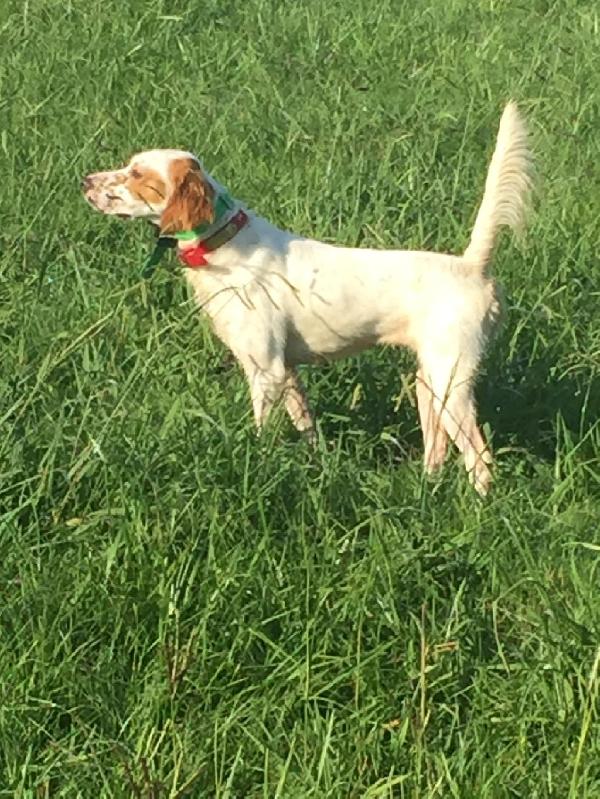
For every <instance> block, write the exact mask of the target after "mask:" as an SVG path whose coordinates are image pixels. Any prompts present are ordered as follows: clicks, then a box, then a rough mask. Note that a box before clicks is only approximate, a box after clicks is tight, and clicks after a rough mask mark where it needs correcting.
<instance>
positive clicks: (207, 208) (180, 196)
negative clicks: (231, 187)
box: [160, 158, 215, 235]
mask: <svg viewBox="0 0 600 799" xmlns="http://www.w3.org/2000/svg"><path fill="white" fill-rule="evenodd" d="M170 172H171V181H172V185H173V189H172V191H171V196H170V197H169V202H168V204H167V207H166V208H165V210H164V211H163V213H162V216H161V218H160V232H161V234H162V235H168V234H169V233H177V232H178V231H180V230H192V229H193V228H195V227H198V225H201V224H203V223H208V224H210V223H211V222H213V221H214V217H215V212H214V208H213V199H214V195H215V190H214V189H213V187H212V186H211V185H210V183H209V182H208V181H207V179H206V178H205V176H204V174H203V172H202V170H201V169H200V167H199V166H198V164H197V163H196V162H195V161H192V160H191V159H189V158H178V159H177V160H176V161H173V163H172V164H171V168H170Z"/></svg>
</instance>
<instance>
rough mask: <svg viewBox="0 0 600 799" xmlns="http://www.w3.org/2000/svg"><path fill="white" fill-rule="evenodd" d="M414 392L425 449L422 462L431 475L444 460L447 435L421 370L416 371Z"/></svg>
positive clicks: (446, 448)
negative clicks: (415, 393) (415, 392)
mask: <svg viewBox="0 0 600 799" xmlns="http://www.w3.org/2000/svg"><path fill="white" fill-rule="evenodd" d="M416 391H417V407H418V409H419V418H420V420H421V429H422V432H423V444H424V447H425V452H424V456H423V461H424V466H425V471H426V472H427V474H432V473H433V472H434V471H435V470H436V469H439V468H440V466H441V465H442V464H443V463H444V460H445V458H446V452H447V450H448V433H447V432H446V428H445V427H444V425H443V424H442V420H441V419H440V417H439V415H438V413H437V412H436V410H435V405H434V395H433V392H432V390H431V387H430V386H429V384H428V383H427V382H426V380H425V376H424V374H423V370H422V369H419V370H418V371H417V383H416Z"/></svg>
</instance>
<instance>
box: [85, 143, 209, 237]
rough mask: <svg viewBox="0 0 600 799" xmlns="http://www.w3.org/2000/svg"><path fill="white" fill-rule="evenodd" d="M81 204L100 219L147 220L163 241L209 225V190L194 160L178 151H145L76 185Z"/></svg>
mask: <svg viewBox="0 0 600 799" xmlns="http://www.w3.org/2000/svg"><path fill="white" fill-rule="evenodd" d="M82 189H83V193H84V195H85V198H86V200H87V201H88V202H89V203H90V204H91V205H92V206H93V207H94V208H96V209H97V210H98V211H102V213H103V214H112V215H114V216H119V217H122V218H124V219H131V218H140V219H149V220H150V221H151V222H153V223H154V224H156V225H158V227H159V229H160V232H161V233H162V234H164V235H168V234H169V233H176V232H177V231H181V230H191V229H192V228H195V227H197V226H198V225H201V224H203V223H209V224H210V223H211V222H212V221H213V219H214V210H213V198H214V195H215V190H214V188H213V186H212V185H211V183H210V181H209V180H208V178H207V176H206V175H205V174H204V172H203V170H202V168H201V166H200V164H199V163H198V161H197V159H196V158H195V157H194V156H193V155H191V153H187V152H185V151H183V150H150V151H148V152H144V153H139V154H138V155H134V156H133V158H132V159H131V161H130V162H129V163H128V164H127V166H124V167H123V168H122V169H117V170H114V171H111V172H96V173H94V174H91V175H87V177H85V178H84V179H83V181H82Z"/></svg>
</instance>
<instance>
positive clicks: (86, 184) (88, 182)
mask: <svg viewBox="0 0 600 799" xmlns="http://www.w3.org/2000/svg"><path fill="white" fill-rule="evenodd" d="M92 183H93V181H92V179H91V177H89V175H86V176H85V177H84V178H82V180H81V188H82V189H83V191H87V190H88V189H91V188H92Z"/></svg>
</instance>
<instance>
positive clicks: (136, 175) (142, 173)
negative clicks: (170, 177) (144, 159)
mask: <svg viewBox="0 0 600 799" xmlns="http://www.w3.org/2000/svg"><path fill="white" fill-rule="evenodd" d="M126 185H127V189H128V191H129V192H130V193H131V194H132V195H133V196H134V197H139V198H140V199H141V200H143V201H144V202H145V203H148V204H149V205H150V204H151V203H160V202H162V201H163V200H164V199H165V197H166V195H167V187H166V185H165V182H164V180H163V179H162V178H161V176H160V175H159V174H158V172H155V171H154V170H153V169H148V168H147V167H141V166H136V165H135V164H134V165H133V166H132V167H131V169H130V170H129V174H128V175H127V179H126Z"/></svg>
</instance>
